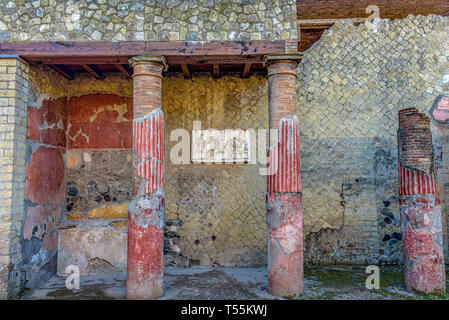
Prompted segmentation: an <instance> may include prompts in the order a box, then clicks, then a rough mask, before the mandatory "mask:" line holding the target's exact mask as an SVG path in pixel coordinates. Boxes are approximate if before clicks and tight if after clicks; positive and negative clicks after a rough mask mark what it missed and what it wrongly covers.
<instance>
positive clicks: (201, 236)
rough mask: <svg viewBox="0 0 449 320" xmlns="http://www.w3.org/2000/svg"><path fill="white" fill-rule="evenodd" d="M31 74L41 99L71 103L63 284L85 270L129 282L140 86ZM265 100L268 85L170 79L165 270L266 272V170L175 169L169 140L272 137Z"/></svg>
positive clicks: (115, 78) (42, 71)
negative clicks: (73, 271)
mask: <svg viewBox="0 0 449 320" xmlns="http://www.w3.org/2000/svg"><path fill="white" fill-rule="evenodd" d="M31 73H32V75H33V76H32V79H33V87H36V88H35V89H33V90H32V91H33V92H39V93H38V94H36V96H40V97H43V96H45V97H46V99H49V96H50V95H51V94H52V95H53V96H57V95H61V96H64V97H66V99H67V110H68V118H67V119H68V120H67V153H66V185H65V204H64V214H63V215H62V217H61V219H60V223H59V239H58V241H59V252H58V274H64V273H65V268H66V267H67V266H68V265H69V264H77V265H78V266H79V267H80V271H81V273H82V274H98V273H116V272H123V271H125V270H126V243H127V239H126V233H127V204H128V201H129V200H130V199H131V196H130V192H131V190H130V188H131V176H132V175H131V149H130V148H131V142H130V140H129V138H131V137H132V135H131V132H130V130H131V121H130V119H132V108H131V106H132V101H131V96H132V81H131V80H127V79H124V78H122V77H121V76H120V75H118V74H113V75H110V76H108V77H107V78H106V79H105V80H95V79H93V78H91V77H90V76H88V75H83V76H81V75H80V76H79V77H77V78H75V80H72V81H68V80H65V79H61V78H60V77H59V76H56V73H54V72H53V71H51V70H50V69H47V68H45V67H32V68H31ZM58 90H60V91H61V92H59V91H58ZM266 90H267V83H266V79H265V77H263V76H256V77H251V78H250V79H241V78H238V77H235V76H226V77H223V78H220V79H212V78H210V77H209V76H198V77H194V78H193V79H190V80H185V79H183V78H182V77H178V76H176V75H173V76H169V77H165V78H164V82H163V102H162V103H163V109H164V112H165V119H166V141H165V143H166V145H167V148H166V159H167V167H166V214H165V217H166V221H165V238H166V239H165V245H164V248H165V263H166V265H168V266H173V265H177V266H192V265H198V264H202V265H212V264H213V265H240V266H247V265H264V264H266V222H265V214H266V207H265V189H266V179H265V177H264V176H261V175H259V165H251V164H219V165H217V164H188V165H174V164H172V163H171V161H170V151H171V148H172V147H173V145H175V144H176V143H177V141H170V132H172V131H173V130H174V129H179V128H184V129H187V130H188V131H190V130H192V125H193V121H195V120H198V121H201V128H202V129H209V128H215V129H245V128H246V129H256V130H257V129H259V128H261V129H266V128H267V127H268V112H267V110H268V105H267V104H268V100H267V91H266ZM41 91H45V92H47V94H45V95H44V94H43V93H42V92H41ZM33 99H35V100H38V99H37V98H33ZM41 99H43V98H41ZM43 101H46V100H43Z"/></svg>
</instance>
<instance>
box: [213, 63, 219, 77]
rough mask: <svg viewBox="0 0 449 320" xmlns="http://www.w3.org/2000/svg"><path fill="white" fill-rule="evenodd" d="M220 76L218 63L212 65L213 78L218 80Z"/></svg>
mask: <svg viewBox="0 0 449 320" xmlns="http://www.w3.org/2000/svg"><path fill="white" fill-rule="evenodd" d="M219 76H220V65H219V64H218V63H214V78H218V77H219Z"/></svg>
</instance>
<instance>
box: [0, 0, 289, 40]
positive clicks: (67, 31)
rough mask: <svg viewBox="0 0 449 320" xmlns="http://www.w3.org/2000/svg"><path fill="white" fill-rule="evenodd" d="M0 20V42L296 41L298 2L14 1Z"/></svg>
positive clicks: (3, 7) (1, 8) (3, 6)
mask: <svg viewBox="0 0 449 320" xmlns="http://www.w3.org/2000/svg"><path fill="white" fill-rule="evenodd" d="M0 17H1V19H0V41H2V40H4V41H25V40H34V41H57V40H82V41H84V40H97V41H99V40H119V41H125V40H128V41H129V40H157V41H167V40H208V41H209V40H244V41H245V40H280V39H296V38H297V28H296V1H295V0H275V1H267V0H250V1H241V0H197V1H187V0H169V1H165V0H137V1H135V0H132V1H131V0H121V1H119V0H108V1H107V0H95V1H86V0H82V1H74V0H70V1H62V0H37V1H21V0H15V1H2V2H1V3H0Z"/></svg>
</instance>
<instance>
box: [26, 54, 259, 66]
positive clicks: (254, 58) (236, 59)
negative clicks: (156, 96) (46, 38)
mask: <svg viewBox="0 0 449 320" xmlns="http://www.w3.org/2000/svg"><path fill="white" fill-rule="evenodd" d="M129 58H130V57H128V56H122V57H117V56H75V57H62V56H54V57H36V56H34V57H26V59H27V60H28V61H30V62H32V63H37V64H67V65H81V64H96V65H101V64H109V65H117V64H123V65H127V64H128V59H129ZM262 59H263V56H261V55H248V56H188V57H187V56H171V57H167V63H168V64H169V65H171V64H214V63H218V64H245V63H262Z"/></svg>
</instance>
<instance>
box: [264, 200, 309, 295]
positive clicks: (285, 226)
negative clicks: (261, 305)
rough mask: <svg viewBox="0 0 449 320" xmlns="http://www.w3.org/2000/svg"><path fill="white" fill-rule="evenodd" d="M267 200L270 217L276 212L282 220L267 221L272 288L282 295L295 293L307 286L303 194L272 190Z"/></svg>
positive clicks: (300, 291)
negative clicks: (305, 281)
mask: <svg viewBox="0 0 449 320" xmlns="http://www.w3.org/2000/svg"><path fill="white" fill-rule="evenodd" d="M268 201H269V204H270V205H269V210H268V215H269V218H268V221H271V222H272V221H273V217H270V215H277V216H278V217H279V219H280V221H281V223H280V225H279V227H275V226H273V225H272V223H269V225H268V227H269V241H270V246H269V250H270V261H269V271H268V282H269V286H270V291H271V292H272V293H273V294H276V295H279V296H296V295H298V294H300V293H302V292H303V290H304V288H303V278H304V272H303V230H302V205H301V203H302V199H301V194H299V193H297V194H271V195H269V199H268ZM277 219H278V218H276V220H277Z"/></svg>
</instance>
